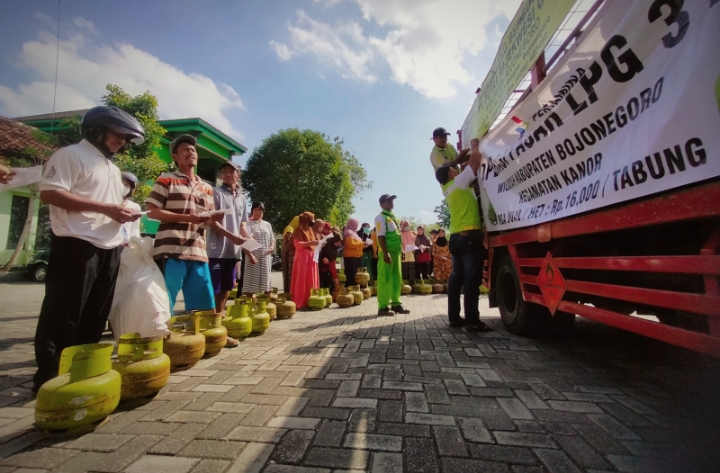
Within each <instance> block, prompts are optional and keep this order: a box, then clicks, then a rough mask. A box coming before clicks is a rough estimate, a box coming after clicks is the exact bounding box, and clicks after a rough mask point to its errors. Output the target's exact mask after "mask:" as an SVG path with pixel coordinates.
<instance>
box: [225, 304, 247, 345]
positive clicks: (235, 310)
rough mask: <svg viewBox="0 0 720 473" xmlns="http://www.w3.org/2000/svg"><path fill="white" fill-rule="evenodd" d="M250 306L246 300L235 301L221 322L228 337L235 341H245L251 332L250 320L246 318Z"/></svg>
mask: <svg viewBox="0 0 720 473" xmlns="http://www.w3.org/2000/svg"><path fill="white" fill-rule="evenodd" d="M249 312H250V306H249V305H248V302H247V299H244V298H241V299H235V304H233V305H231V306H230V308H229V309H228V315H227V317H225V318H224V319H223V320H222V324H223V326H224V327H225V328H226V329H227V331H228V335H229V336H231V337H233V338H235V339H237V340H245V338H246V337H247V336H248V335H250V333H251V332H252V319H250V317H248V313H249Z"/></svg>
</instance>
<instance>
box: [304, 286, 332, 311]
mask: <svg viewBox="0 0 720 473" xmlns="http://www.w3.org/2000/svg"><path fill="white" fill-rule="evenodd" d="M326 303H327V300H326V299H325V296H321V295H320V289H315V288H313V289H311V290H310V298H309V299H308V307H309V308H310V310H320V309H324V308H325V304H326Z"/></svg>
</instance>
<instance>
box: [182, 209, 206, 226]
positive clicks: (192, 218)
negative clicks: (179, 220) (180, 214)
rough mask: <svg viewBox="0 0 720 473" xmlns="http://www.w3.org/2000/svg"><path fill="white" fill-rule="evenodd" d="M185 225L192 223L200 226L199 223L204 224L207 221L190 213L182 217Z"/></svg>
mask: <svg viewBox="0 0 720 473" xmlns="http://www.w3.org/2000/svg"><path fill="white" fill-rule="evenodd" d="M184 217H185V218H184V220H185V223H192V224H194V225H200V224H201V223H205V221H206V220H207V219H205V218H202V217H200V215H199V214H197V213H194V212H193V213H191V214H188V215H185V216H184Z"/></svg>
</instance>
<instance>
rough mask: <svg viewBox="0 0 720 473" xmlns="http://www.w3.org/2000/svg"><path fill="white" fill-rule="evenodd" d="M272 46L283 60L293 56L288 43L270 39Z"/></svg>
mask: <svg viewBox="0 0 720 473" xmlns="http://www.w3.org/2000/svg"><path fill="white" fill-rule="evenodd" d="M270 46H272V47H273V49H274V50H275V53H276V54H277V55H278V58H280V60H281V61H287V60H288V59H290V58H291V57H292V56H293V53H292V51H290V48H288V46H287V44H283V43H278V42H277V41H270Z"/></svg>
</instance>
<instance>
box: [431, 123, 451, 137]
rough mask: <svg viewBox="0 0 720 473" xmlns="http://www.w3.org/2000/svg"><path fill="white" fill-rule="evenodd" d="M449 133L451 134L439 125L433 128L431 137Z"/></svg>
mask: <svg viewBox="0 0 720 473" xmlns="http://www.w3.org/2000/svg"><path fill="white" fill-rule="evenodd" d="M451 134H452V133H448V131H447V130H446V129H445V128H443V127H441V126H439V127H437V128H435V129H434V130H433V138H438V137H440V136H444V135H451Z"/></svg>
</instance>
